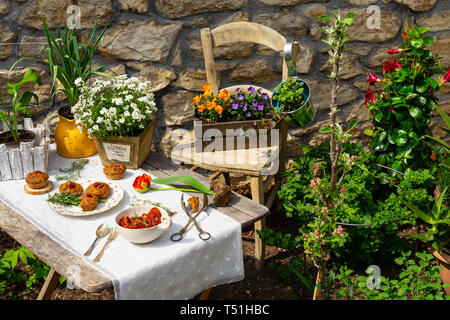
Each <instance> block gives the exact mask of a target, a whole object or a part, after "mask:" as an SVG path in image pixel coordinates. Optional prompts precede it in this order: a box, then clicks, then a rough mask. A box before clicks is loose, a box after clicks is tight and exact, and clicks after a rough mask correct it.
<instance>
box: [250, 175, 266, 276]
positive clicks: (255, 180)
mask: <svg viewBox="0 0 450 320" xmlns="http://www.w3.org/2000/svg"><path fill="white" fill-rule="evenodd" d="M250 185H251V190H252V199H253V201H256V202H258V203H260V204H264V181H263V177H262V176H259V177H251V178H250ZM265 224H266V219H265V218H263V219H261V220H259V221H256V222H255V268H256V270H258V271H261V270H262V268H263V267H264V258H265V245H264V242H263V241H262V239H261V237H260V236H259V235H258V233H257V231H258V230H261V229H262V228H263V227H265Z"/></svg>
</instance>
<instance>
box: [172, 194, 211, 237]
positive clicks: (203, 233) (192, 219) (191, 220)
mask: <svg viewBox="0 0 450 320" xmlns="http://www.w3.org/2000/svg"><path fill="white" fill-rule="evenodd" d="M207 206H208V197H207V195H206V193H204V194H203V206H202V208H201V209H200V210H199V211H198V213H197V214H196V215H195V216H192V215H191V214H190V213H189V212H188V210H187V209H186V205H185V203H184V199H183V194H182V195H181V208H182V209H183V211H184V212H186V214H187V216H188V217H189V221H188V223H187V224H186V225H185V226H184V227H183V229H181V230H180V231H178V232H177V233H174V234H172V235H171V236H170V240H172V241H180V240H181V239H183V234H184V233H185V232H186V230H187V229H188V228H189V226H190V225H191V223H194V225H195V227H196V228H197V231H198V232H199V234H198V236H199V238H200V239H202V240H208V239H209V238H211V234H210V233H209V232H206V231H204V230H203V229H202V228H200V226H199V225H198V224H197V221H196V220H195V219H196V218H197V217H198V215H199V214H200V213H202V211H204V210H206V207H207Z"/></svg>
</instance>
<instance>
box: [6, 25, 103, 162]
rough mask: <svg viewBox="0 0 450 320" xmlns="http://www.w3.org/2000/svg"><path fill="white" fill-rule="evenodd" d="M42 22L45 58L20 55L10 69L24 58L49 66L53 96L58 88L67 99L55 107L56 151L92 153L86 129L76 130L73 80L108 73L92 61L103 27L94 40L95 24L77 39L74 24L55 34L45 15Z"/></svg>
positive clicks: (65, 154) (67, 154)
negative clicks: (57, 117)
mask: <svg viewBox="0 0 450 320" xmlns="http://www.w3.org/2000/svg"><path fill="white" fill-rule="evenodd" d="M42 22H43V25H44V31H45V34H46V36H47V42H48V47H46V48H45V52H46V53H47V59H41V58H37V57H24V58H21V59H19V60H18V61H17V62H16V63H15V64H14V65H13V66H12V67H11V69H12V68H13V67H14V66H15V65H16V64H17V63H18V62H20V61H22V60H24V59H28V60H36V61H38V62H40V63H43V64H44V65H46V66H47V67H48V69H49V71H50V75H51V76H52V79H53V84H52V88H51V90H52V91H53V97H54V96H55V95H56V94H57V93H58V92H62V93H64V95H65V96H66V97H67V100H68V103H69V104H68V105H65V106H62V107H61V108H60V109H59V110H58V116H59V123H58V124H57V125H56V128H55V142H56V151H57V153H58V154H59V155H61V156H63V157H67V158H82V157H88V156H91V155H93V154H95V153H96V152H97V149H96V147H95V144H94V142H93V141H92V139H90V138H89V137H88V135H87V132H86V131H85V130H83V132H80V131H78V129H77V127H76V125H75V121H74V116H73V114H72V111H71V108H72V107H73V106H74V105H75V104H76V103H77V101H78V97H79V94H80V89H79V86H77V84H76V82H75V81H76V80H77V79H78V78H81V80H82V81H84V82H86V81H88V79H90V78H91V76H92V75H94V74H97V75H101V76H107V77H110V76H109V75H107V74H105V73H102V72H98V71H94V70H93V66H92V62H91V59H92V55H93V54H94V52H95V51H96V50H97V47H98V45H99V43H100V40H101V39H102V37H103V35H104V33H105V31H106V27H105V28H104V29H103V30H102V31H101V32H100V34H99V35H98V37H97V40H96V41H95V42H94V41H93V37H94V34H95V31H96V28H97V25H95V26H94V28H93V29H92V30H90V32H89V34H88V36H87V37H86V40H85V41H84V42H80V41H79V39H77V34H76V29H75V28H74V29H69V28H68V27H67V26H66V27H65V29H64V33H61V30H60V29H58V32H57V36H56V37H54V36H53V35H52V34H51V33H50V30H49V28H48V26H47V23H46V22H45V19H44V18H42ZM56 80H58V81H59V84H60V85H61V86H62V87H61V88H57V89H55V87H56V85H57V81H56Z"/></svg>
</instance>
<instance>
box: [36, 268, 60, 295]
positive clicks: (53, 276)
mask: <svg viewBox="0 0 450 320" xmlns="http://www.w3.org/2000/svg"><path fill="white" fill-rule="evenodd" d="M59 277H60V275H59V273H58V272H56V271H55V270H54V269H53V268H51V269H50V271H49V273H48V276H47V278H46V279H45V282H44V285H43V286H42V288H41V291H40V292H39V295H38V297H37V300H51V298H52V295H53V291H55V289H56V286H57V285H58V282H59Z"/></svg>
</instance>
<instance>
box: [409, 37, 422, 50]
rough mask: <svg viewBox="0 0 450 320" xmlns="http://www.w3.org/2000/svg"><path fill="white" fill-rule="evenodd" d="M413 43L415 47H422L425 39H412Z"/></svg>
mask: <svg viewBox="0 0 450 320" xmlns="http://www.w3.org/2000/svg"><path fill="white" fill-rule="evenodd" d="M411 45H412V46H413V47H414V48H420V47H421V46H422V45H423V40H422V39H420V38H419V39H412V40H411Z"/></svg>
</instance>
